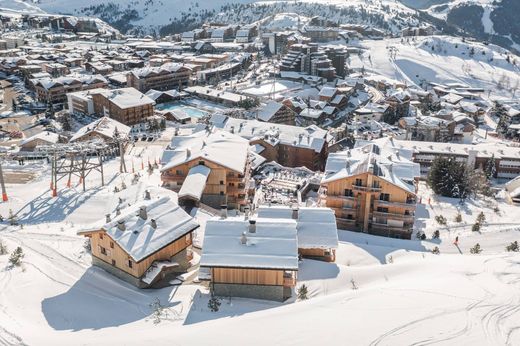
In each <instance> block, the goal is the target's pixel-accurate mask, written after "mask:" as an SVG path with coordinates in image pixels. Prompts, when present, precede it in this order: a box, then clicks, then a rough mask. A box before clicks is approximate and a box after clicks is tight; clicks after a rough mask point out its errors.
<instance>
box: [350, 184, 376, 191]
mask: <svg viewBox="0 0 520 346" xmlns="http://www.w3.org/2000/svg"><path fill="white" fill-rule="evenodd" d="M352 190H353V191H363V192H379V191H381V190H382V189H381V187H376V186H361V185H356V184H352Z"/></svg>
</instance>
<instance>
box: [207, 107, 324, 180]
mask: <svg viewBox="0 0 520 346" xmlns="http://www.w3.org/2000/svg"><path fill="white" fill-rule="evenodd" d="M210 122H211V123H212V124H213V125H215V126H216V127H217V128H220V129H223V130H225V131H228V132H230V133H234V134H236V135H239V136H241V137H243V138H245V139H247V140H248V141H249V143H250V144H251V145H252V146H253V147H254V148H255V149H254V150H255V153H257V154H259V155H261V156H263V157H264V158H266V160H267V161H275V162H278V163H279V164H281V165H283V166H286V167H302V166H303V167H307V168H309V169H311V170H313V171H321V170H323V168H324V167H325V161H326V159H327V155H328V144H329V142H330V141H331V140H332V136H331V135H330V134H329V133H328V132H327V131H325V130H323V129H321V128H319V127H317V126H316V125H310V126H307V127H299V126H291V125H283V124H274V123H266V122H262V121H258V120H245V119H236V118H231V117H227V116H225V115H222V114H215V115H214V116H213V117H212V118H211V120H210Z"/></svg>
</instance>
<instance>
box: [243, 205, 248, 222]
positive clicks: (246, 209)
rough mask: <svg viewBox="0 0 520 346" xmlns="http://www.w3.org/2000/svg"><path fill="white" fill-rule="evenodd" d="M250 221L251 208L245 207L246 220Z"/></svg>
mask: <svg viewBox="0 0 520 346" xmlns="http://www.w3.org/2000/svg"><path fill="white" fill-rule="evenodd" d="M248 219H249V207H244V220H246V221H247V220H248Z"/></svg>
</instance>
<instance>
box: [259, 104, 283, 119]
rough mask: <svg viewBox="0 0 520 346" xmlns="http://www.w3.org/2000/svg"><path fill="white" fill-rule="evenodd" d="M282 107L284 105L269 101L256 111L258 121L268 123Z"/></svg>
mask: <svg viewBox="0 0 520 346" xmlns="http://www.w3.org/2000/svg"><path fill="white" fill-rule="evenodd" d="M282 107H284V105H283V104H281V103H278V102H276V101H269V102H268V103H267V104H266V105H265V106H263V107H262V108H261V109H260V110H259V111H258V119H259V120H262V121H266V122H268V121H270V120H271V118H272V117H273V116H274V115H275V114H276V113H277V112H278V111H279V110H280V109H281V108H282Z"/></svg>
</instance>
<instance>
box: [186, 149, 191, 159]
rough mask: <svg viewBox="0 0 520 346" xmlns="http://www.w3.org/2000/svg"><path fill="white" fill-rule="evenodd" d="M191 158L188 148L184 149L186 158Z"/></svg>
mask: <svg viewBox="0 0 520 346" xmlns="http://www.w3.org/2000/svg"><path fill="white" fill-rule="evenodd" d="M190 156H191V150H190V149H189V148H186V157H190Z"/></svg>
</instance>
